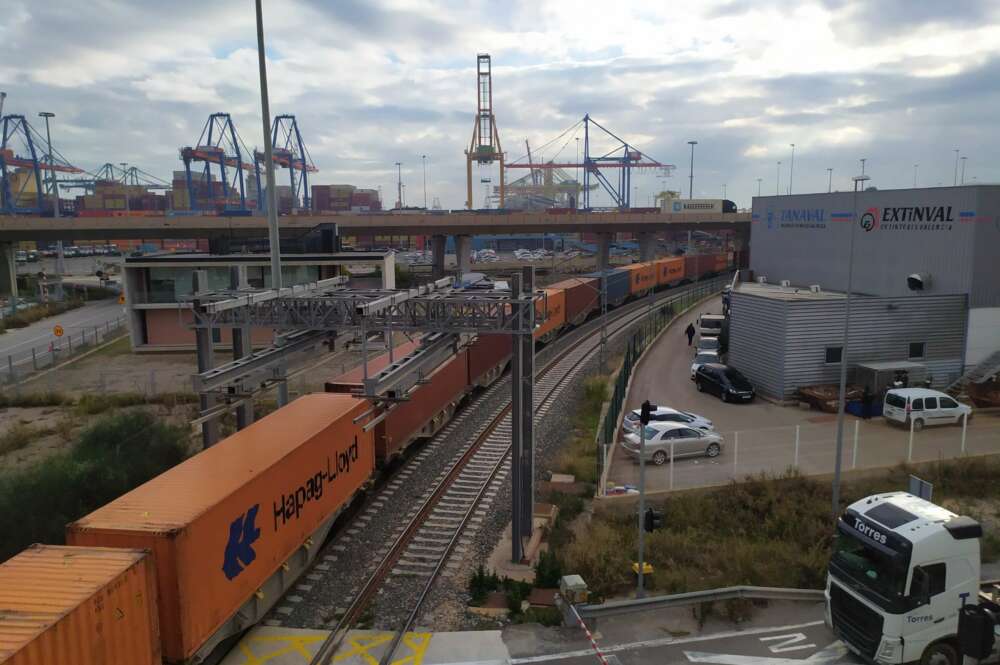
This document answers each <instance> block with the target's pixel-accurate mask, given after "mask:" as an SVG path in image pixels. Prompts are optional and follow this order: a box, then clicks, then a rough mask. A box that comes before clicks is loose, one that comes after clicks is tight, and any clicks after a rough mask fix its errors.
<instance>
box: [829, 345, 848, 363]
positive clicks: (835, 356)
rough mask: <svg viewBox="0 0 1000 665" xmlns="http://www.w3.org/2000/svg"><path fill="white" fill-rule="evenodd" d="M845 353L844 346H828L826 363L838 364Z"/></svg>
mask: <svg viewBox="0 0 1000 665" xmlns="http://www.w3.org/2000/svg"><path fill="white" fill-rule="evenodd" d="M843 355H844V347H842V346H828V347H826V364H827V365H836V364H837V363H839V362H840V359H841V357H842V356H843Z"/></svg>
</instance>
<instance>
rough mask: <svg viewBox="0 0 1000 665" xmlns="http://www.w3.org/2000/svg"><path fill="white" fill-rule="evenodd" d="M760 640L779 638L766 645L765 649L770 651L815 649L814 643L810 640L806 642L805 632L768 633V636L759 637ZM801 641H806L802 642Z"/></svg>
mask: <svg viewBox="0 0 1000 665" xmlns="http://www.w3.org/2000/svg"><path fill="white" fill-rule="evenodd" d="M759 639H760V641H761V642H774V641H775V640H781V641H780V642H777V643H776V644H771V645H768V647H767V650H768V651H770V652H771V653H784V652H786V651H801V650H802V649H815V648H816V645H815V644H813V643H812V642H806V640H807V639H809V638H808V637H806V634H805V633H790V634H788V635H770V636H768V637H761V638H759ZM803 642H806V643H805V644H803Z"/></svg>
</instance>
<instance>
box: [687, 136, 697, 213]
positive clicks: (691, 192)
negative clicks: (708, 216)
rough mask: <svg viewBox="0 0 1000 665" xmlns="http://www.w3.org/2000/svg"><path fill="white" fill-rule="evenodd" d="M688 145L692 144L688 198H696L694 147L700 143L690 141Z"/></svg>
mask: <svg viewBox="0 0 1000 665" xmlns="http://www.w3.org/2000/svg"><path fill="white" fill-rule="evenodd" d="M688 145H689V146H691V172H690V173H689V174H688V198H689V199H693V198H694V147H695V146H696V145H698V142H697V141H688Z"/></svg>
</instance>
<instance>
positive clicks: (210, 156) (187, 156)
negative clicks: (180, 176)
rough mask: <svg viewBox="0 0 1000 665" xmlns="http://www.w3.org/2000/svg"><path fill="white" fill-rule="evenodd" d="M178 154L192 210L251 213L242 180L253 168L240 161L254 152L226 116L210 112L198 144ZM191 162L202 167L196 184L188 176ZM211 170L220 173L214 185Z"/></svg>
mask: <svg viewBox="0 0 1000 665" xmlns="http://www.w3.org/2000/svg"><path fill="white" fill-rule="evenodd" d="M180 152H181V160H183V162H184V175H185V179H186V182H187V191H188V197H189V201H190V209H191V210H192V211H195V210H201V211H205V210H215V211H216V212H219V213H221V214H224V215H249V214H250V212H251V211H250V209H249V208H247V200H246V180H245V178H246V175H247V174H249V173H250V172H251V171H252V170H255V169H256V166H255V165H254V164H250V163H248V162H244V161H243V159H244V157H250V156H251V155H253V152H252V151H250V150H248V149H247V147H246V145H245V144H244V143H243V140H242V139H241V138H240V135H239V134H238V133H237V131H236V126H235V125H234V124H233V119H232V117H231V116H230V115H229V114H228V113H213V114H212V115H210V116H208V121H207V122H206V123H205V127H204V128H203V129H202V130H201V136H200V137H199V138H198V143H197V144H196V145H195V146H193V147H191V146H189V147H185V148H181V151H180ZM192 163H199V164H203V165H204V166H203V167H201V168H199V169H198V174H199V176H200V177H199V178H198V180H197V181H195V180H194V179H193V178H192V177H191V171H192V170H191V165H192ZM214 170H217V171H218V174H219V179H218V181H215V182H213V180H212V178H213V171H214ZM216 183H218V186H217V185H216Z"/></svg>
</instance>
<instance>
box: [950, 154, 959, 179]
mask: <svg viewBox="0 0 1000 665" xmlns="http://www.w3.org/2000/svg"><path fill="white" fill-rule="evenodd" d="M958 152H959V150H958V148H955V180H954V181H953V182H952V183H951V186H952V187H954V186H955V185H957V184H958Z"/></svg>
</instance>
